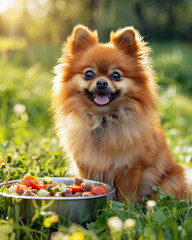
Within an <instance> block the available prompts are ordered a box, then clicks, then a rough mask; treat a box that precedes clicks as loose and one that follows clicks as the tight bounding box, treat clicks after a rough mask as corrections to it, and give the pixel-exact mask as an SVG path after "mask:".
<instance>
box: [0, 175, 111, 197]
mask: <svg viewBox="0 0 192 240" xmlns="http://www.w3.org/2000/svg"><path fill="white" fill-rule="evenodd" d="M52 181H53V178H49V177H45V178H43V179H42V181H39V180H38V179H37V178H35V177H33V176H32V175H30V174H26V175H25V176H24V178H23V180H22V181H21V184H19V183H9V182H8V183H7V184H6V185H4V186H2V187H1V189H0V191H1V192H2V191H3V192H6V193H10V194H13V195H20V196H35V197H81V196H82V197H85V196H92V195H100V194H104V193H106V192H107V189H106V188H105V187H104V186H100V185H97V186H93V185H91V184H90V183H88V182H84V180H83V179H82V178H75V179H74V184H73V185H70V186H67V185H65V183H62V184H58V183H55V182H52Z"/></svg>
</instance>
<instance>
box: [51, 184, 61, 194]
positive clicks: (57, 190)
mask: <svg viewBox="0 0 192 240" xmlns="http://www.w3.org/2000/svg"><path fill="white" fill-rule="evenodd" d="M59 191H60V187H59V185H57V186H56V187H54V188H51V189H50V194H51V195H55V193H57V192H59Z"/></svg>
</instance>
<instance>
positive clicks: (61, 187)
mask: <svg viewBox="0 0 192 240" xmlns="http://www.w3.org/2000/svg"><path fill="white" fill-rule="evenodd" d="M66 188H67V187H66V185H65V183H63V184H62V185H61V186H60V191H63V190H65V189H66Z"/></svg>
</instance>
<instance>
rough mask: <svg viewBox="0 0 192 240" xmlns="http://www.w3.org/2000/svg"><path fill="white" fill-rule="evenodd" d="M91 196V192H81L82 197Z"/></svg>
mask: <svg viewBox="0 0 192 240" xmlns="http://www.w3.org/2000/svg"><path fill="white" fill-rule="evenodd" d="M90 196H93V194H92V193H91V192H83V194H82V197H90Z"/></svg>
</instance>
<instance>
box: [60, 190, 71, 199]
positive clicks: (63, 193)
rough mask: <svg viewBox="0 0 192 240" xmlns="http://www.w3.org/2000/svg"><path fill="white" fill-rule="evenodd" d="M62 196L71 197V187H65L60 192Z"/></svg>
mask: <svg viewBox="0 0 192 240" xmlns="http://www.w3.org/2000/svg"><path fill="white" fill-rule="evenodd" d="M60 194H61V196H62V197H73V192H72V189H70V188H67V189H64V190H63V191H61V192H60Z"/></svg>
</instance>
